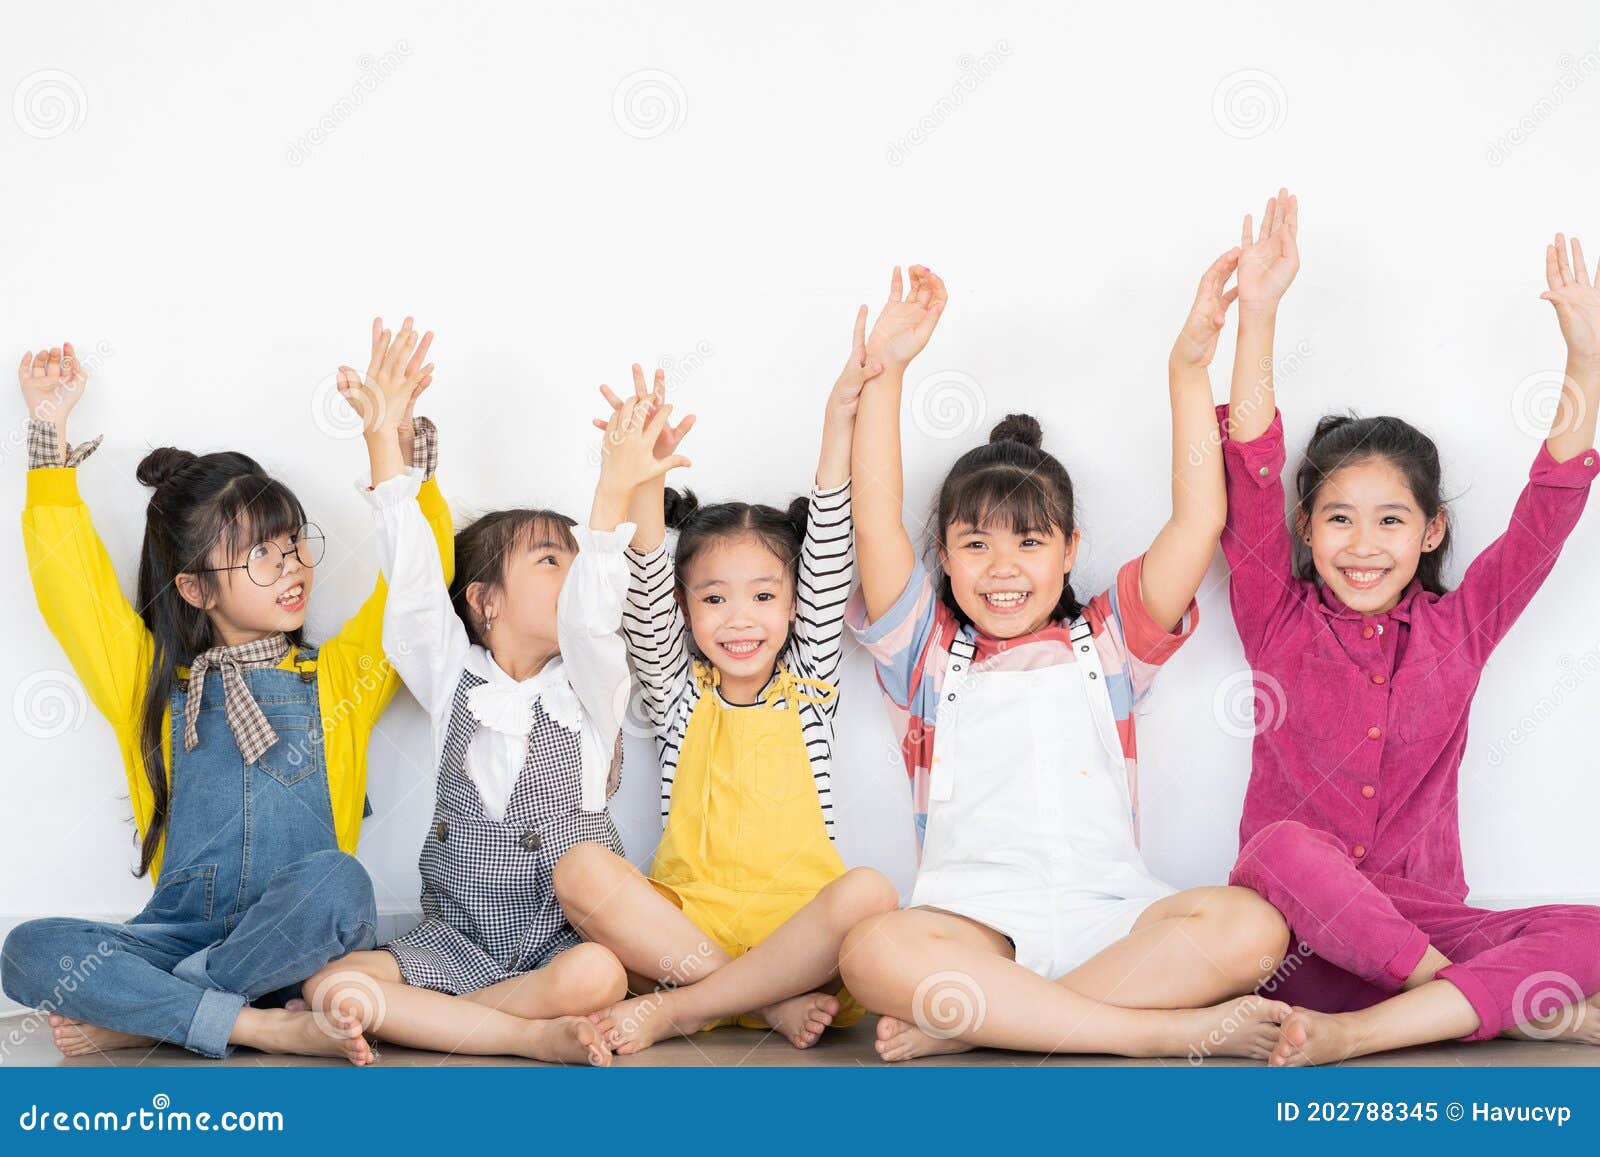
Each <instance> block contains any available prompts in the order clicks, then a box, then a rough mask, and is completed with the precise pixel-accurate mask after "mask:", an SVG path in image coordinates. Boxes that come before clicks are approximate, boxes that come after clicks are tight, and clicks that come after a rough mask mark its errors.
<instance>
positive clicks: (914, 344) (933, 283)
mask: <svg viewBox="0 0 1600 1157" xmlns="http://www.w3.org/2000/svg"><path fill="white" fill-rule="evenodd" d="M907 272H908V273H910V274H911V285H910V288H909V289H906V288H905V287H904V284H903V283H902V281H901V279H900V267H899V266H898V265H896V266H895V267H894V275H893V276H892V277H891V278H890V279H889V300H888V301H886V302H885V303H884V306H883V310H882V311H881V312H880V313H879V314H878V320H877V322H876V323H874V324H873V327H872V333H871V334H869V335H868V337H867V345H866V350H867V353H868V354H869V355H870V356H871V357H872V358H873V359H875V360H877V361H879V362H882V363H883V364H884V365H886V366H905V365H906V364H908V363H909V362H910V361H911V359H912V358H914V357H916V356H917V355H918V354H919V353H921V352H922V348H923V347H924V346H926V345H927V344H928V339H929V338H930V337H932V336H933V327H934V326H936V325H937V324H938V323H939V315H940V314H941V313H942V312H944V307H945V302H946V301H947V300H948V296H949V295H948V294H947V293H946V292H945V287H944V282H943V281H941V280H940V279H939V275H938V274H936V273H934V272H933V270H931V269H929V268H927V267H926V266H923V265H913V266H911V268H910V269H909V270H907Z"/></svg>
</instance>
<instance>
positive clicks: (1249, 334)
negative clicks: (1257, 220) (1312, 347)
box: [1227, 189, 1300, 442]
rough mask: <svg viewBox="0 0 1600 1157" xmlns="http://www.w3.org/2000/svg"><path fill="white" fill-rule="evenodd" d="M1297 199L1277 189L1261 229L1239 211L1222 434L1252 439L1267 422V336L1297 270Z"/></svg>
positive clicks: (1271, 402) (1272, 402)
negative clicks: (1232, 339) (1235, 303)
mask: <svg viewBox="0 0 1600 1157" xmlns="http://www.w3.org/2000/svg"><path fill="white" fill-rule="evenodd" d="M1299 239H1300V199H1299V198H1298V197H1293V196H1290V194H1289V190H1287V189H1279V190H1278V195H1277V196H1276V197H1271V198H1268V200H1267V207H1266V209H1265V211H1264V212H1263V213H1262V214H1261V232H1260V234H1259V235H1257V234H1254V233H1253V232H1252V230H1251V221H1250V215H1249V214H1248V213H1246V214H1245V218H1244V232H1243V236H1241V237H1240V239H1239V245H1240V256H1239V340H1238V343H1237V345H1236V347H1235V349H1234V355H1233V383H1232V388H1231V389H1230V390H1229V395H1228V430H1227V434H1228V437H1229V438H1230V439H1231V440H1232V441H1235V442H1253V441H1255V439H1257V438H1259V437H1260V436H1261V435H1262V434H1264V433H1266V430H1267V427H1268V426H1270V425H1271V424H1272V415H1273V412H1274V407H1275V406H1276V405H1277V402H1276V399H1275V397H1274V394H1273V381H1272V341H1273V337H1274V334H1275V331H1276V329H1277V325H1278V303H1279V301H1281V300H1282V299H1283V295H1284V293H1285V292H1286V291H1287V290H1288V288H1289V286H1290V284H1291V283H1292V282H1293V281H1294V277H1295V274H1296V273H1298V272H1299V271H1300V243H1299Z"/></svg>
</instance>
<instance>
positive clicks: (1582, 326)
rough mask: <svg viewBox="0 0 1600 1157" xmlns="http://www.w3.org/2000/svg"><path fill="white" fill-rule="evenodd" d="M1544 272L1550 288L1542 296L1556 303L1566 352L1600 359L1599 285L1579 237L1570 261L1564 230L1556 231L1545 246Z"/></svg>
mask: <svg viewBox="0 0 1600 1157" xmlns="http://www.w3.org/2000/svg"><path fill="white" fill-rule="evenodd" d="M1544 276H1545V281H1546V283H1547V284H1548V285H1549V286H1550V288H1549V289H1548V290H1547V291H1546V292H1544V293H1541V294H1540V295H1539V296H1540V297H1542V298H1544V300H1546V301H1548V302H1549V303H1550V304H1551V305H1553V306H1555V307H1556V319H1557V320H1558V321H1559V322H1560V323H1561V336H1562V337H1563V338H1565V339H1566V341H1567V352H1568V353H1570V354H1571V355H1572V356H1573V357H1575V358H1583V359H1585V360H1595V359H1600V285H1597V284H1596V282H1595V281H1594V280H1592V279H1591V278H1590V277H1589V267H1588V265H1587V264H1586V263H1585V262H1584V259H1583V246H1582V245H1580V244H1578V239H1577V238H1576V237H1574V238H1573V239H1572V258H1571V260H1570V261H1569V260H1568V259H1567V239H1566V237H1564V236H1563V235H1562V234H1560V233H1557V234H1556V240H1555V244H1553V245H1547V246H1545V251H1544Z"/></svg>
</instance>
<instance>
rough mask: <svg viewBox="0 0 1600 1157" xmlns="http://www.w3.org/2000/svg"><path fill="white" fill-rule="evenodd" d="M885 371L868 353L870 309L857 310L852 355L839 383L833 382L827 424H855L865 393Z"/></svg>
mask: <svg viewBox="0 0 1600 1157" xmlns="http://www.w3.org/2000/svg"><path fill="white" fill-rule="evenodd" d="M882 372H883V363H882V362H880V361H878V360H877V359H876V358H874V357H871V356H869V355H868V353H867V307H866V306H864V305H863V306H862V307H861V308H860V309H859V310H857V311H856V330H855V336H854V337H853V339H852V340H851V342H850V356H849V357H848V358H847V359H846V360H845V363H844V369H842V370H840V371H839V380H838V381H836V382H834V383H833V390H832V391H831V392H830V393H829V394H828V411H827V418H826V420H827V421H830V422H843V423H853V422H854V421H855V420H856V410H857V408H858V407H859V406H860V404H861V390H862V387H864V386H865V385H866V384H867V383H868V382H869V381H871V380H872V379H873V378H875V377H877V376H878V375H879V374H881V373H882Z"/></svg>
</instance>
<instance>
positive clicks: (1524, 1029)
mask: <svg viewBox="0 0 1600 1157" xmlns="http://www.w3.org/2000/svg"><path fill="white" fill-rule="evenodd" d="M1500 1035H1501V1036H1503V1037H1509V1038H1510V1039H1512V1040H1527V1041H1560V1042H1565V1043H1568V1044H1584V1045H1600V993H1597V994H1596V995H1594V996H1591V997H1589V998H1588V999H1587V1000H1580V1001H1575V1002H1574V1003H1572V1004H1569V1005H1567V1006H1566V1007H1565V1008H1563V1009H1561V1010H1560V1011H1559V1012H1557V1013H1555V1014H1554V1015H1553V1016H1547V1017H1544V1018H1542V1019H1539V1020H1530V1021H1525V1022H1523V1023H1522V1024H1519V1025H1514V1026H1512V1027H1511V1028H1508V1029H1506V1031H1505V1032H1503V1033H1501V1034H1500Z"/></svg>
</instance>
